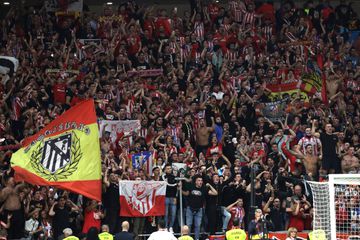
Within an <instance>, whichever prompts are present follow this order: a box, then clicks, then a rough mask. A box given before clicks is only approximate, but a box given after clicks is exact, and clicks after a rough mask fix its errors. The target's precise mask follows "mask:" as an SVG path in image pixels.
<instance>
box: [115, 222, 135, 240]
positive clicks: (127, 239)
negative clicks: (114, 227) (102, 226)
mask: <svg viewBox="0 0 360 240" xmlns="http://www.w3.org/2000/svg"><path fill="white" fill-rule="evenodd" d="M121 228H122V231H121V232H119V233H117V234H116V235H115V240H134V234H132V233H129V228H130V225H129V222H128V221H124V222H122V224H121Z"/></svg>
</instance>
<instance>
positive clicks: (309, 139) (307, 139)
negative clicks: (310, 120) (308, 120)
mask: <svg viewBox="0 0 360 240" xmlns="http://www.w3.org/2000/svg"><path fill="white" fill-rule="evenodd" d="M298 144H299V146H300V150H301V152H302V153H305V152H306V150H305V148H306V146H307V145H309V144H310V145H312V147H313V155H314V156H318V154H319V153H321V142H320V139H318V138H316V137H314V136H313V135H312V134H311V128H306V129H305V136H304V137H302V138H301V139H300V140H299V142H298Z"/></svg>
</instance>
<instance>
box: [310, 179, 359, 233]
mask: <svg viewBox="0 0 360 240" xmlns="http://www.w3.org/2000/svg"><path fill="white" fill-rule="evenodd" d="M307 183H308V184H309V185H310V187H311V191H312V196H313V211H314V212H313V213H314V217H313V230H319V229H321V230H324V231H325V233H326V236H327V239H329V240H354V239H360V174H330V175H329V181H328V182H310V181H308V182H307Z"/></svg>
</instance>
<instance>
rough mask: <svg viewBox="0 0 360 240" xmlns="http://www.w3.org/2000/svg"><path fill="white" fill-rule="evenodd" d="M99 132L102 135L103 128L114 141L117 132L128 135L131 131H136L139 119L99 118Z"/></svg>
mask: <svg viewBox="0 0 360 240" xmlns="http://www.w3.org/2000/svg"><path fill="white" fill-rule="evenodd" d="M99 127H100V130H99V133H100V137H102V133H103V130H104V128H105V131H107V132H110V137H111V140H112V141H113V142H115V141H116V138H117V137H118V134H119V133H124V134H125V135H130V134H131V133H132V132H136V133H138V132H139V131H140V128H141V124H140V120H101V121H99Z"/></svg>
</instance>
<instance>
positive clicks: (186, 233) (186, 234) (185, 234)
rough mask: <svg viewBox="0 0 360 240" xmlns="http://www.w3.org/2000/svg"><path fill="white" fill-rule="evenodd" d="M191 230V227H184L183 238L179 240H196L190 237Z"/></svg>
mask: <svg viewBox="0 0 360 240" xmlns="http://www.w3.org/2000/svg"><path fill="white" fill-rule="evenodd" d="M189 233H190V229H189V226H187V225H184V226H183V227H182V228H181V237H179V238H178V240H194V239H193V238H192V237H190V236H189Z"/></svg>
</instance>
